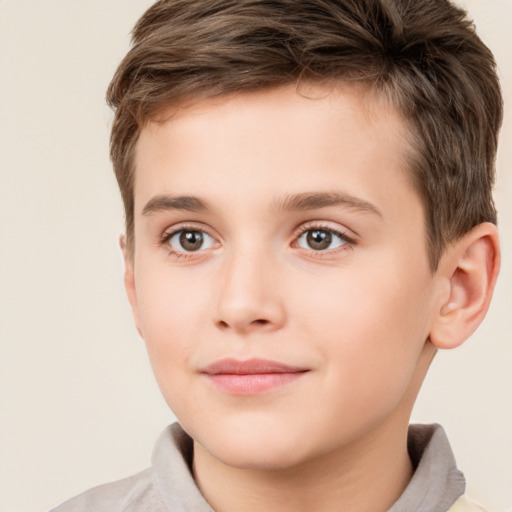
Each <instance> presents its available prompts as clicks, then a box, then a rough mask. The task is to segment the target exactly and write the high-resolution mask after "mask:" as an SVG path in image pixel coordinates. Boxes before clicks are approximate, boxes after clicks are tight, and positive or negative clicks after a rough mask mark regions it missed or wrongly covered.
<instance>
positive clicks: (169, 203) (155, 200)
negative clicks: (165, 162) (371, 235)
mask: <svg viewBox="0 0 512 512" xmlns="http://www.w3.org/2000/svg"><path fill="white" fill-rule="evenodd" d="M330 206H344V207H346V208H349V209H352V210H358V211H362V212H364V213H371V214H373V215H377V216H378V217H382V213H381V212H380V211H379V210H378V209H377V208H376V207H375V206H374V205H373V204H372V203H369V202H368V201H365V200H363V199H360V198H358V197H355V196H352V195H351V194H347V193H346V192H303V193H300V194H292V195H288V196H285V197H284V198H283V199H277V200H275V201H274V202H273V204H272V208H273V209H275V210H278V211H307V210H319V209H321V208H327V207H330ZM167 210H185V211H189V212H207V211H211V209H210V207H209V206H208V204H207V203H206V202H205V201H203V200H202V199H199V198H198V197H195V196H173V195H158V196H155V197H152V198H151V199H150V200H149V201H148V202H147V203H146V205H145V206H144V208H143V210H142V215H151V214H152V213H156V212H159V211H167Z"/></svg>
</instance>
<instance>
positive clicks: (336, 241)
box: [297, 229, 347, 251]
mask: <svg viewBox="0 0 512 512" xmlns="http://www.w3.org/2000/svg"><path fill="white" fill-rule="evenodd" d="M346 243H347V240H346V238H344V237H343V235H341V234H340V233H337V232H336V231H332V230H330V229H308V230H307V231H304V233H302V235H300V237H299V239H298V240H297V245H298V246H299V247H301V248H302V249H309V250H313V251H326V250H328V249H336V248H337V247H341V246H342V245H345V244H346Z"/></svg>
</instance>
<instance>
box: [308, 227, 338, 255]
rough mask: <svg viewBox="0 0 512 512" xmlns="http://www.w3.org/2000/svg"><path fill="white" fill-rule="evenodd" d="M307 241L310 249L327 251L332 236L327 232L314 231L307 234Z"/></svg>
mask: <svg viewBox="0 0 512 512" xmlns="http://www.w3.org/2000/svg"><path fill="white" fill-rule="evenodd" d="M307 241H308V245H309V246H310V247H311V248H312V249H316V250H317V251H321V250H324V249H327V248H328V247H329V246H330V245H331V242H332V235H331V233H329V232H328V231H321V230H318V229H316V230H313V231H310V232H309V233H308V235H307Z"/></svg>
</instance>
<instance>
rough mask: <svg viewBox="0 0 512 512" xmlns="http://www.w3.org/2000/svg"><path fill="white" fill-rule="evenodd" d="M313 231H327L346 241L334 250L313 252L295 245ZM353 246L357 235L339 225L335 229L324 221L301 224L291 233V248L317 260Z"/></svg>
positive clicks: (355, 243)
mask: <svg viewBox="0 0 512 512" xmlns="http://www.w3.org/2000/svg"><path fill="white" fill-rule="evenodd" d="M315 229H316V230H320V231H329V232H331V233H333V234H334V235H336V236H339V237H341V238H342V239H343V240H345V241H346V243H345V244H343V245H341V246H339V247H336V248H334V249H326V250H323V251H315V250H313V249H304V248H302V247H298V245H297V244H298V240H299V239H300V237H301V236H302V235H304V234H305V233H307V232H308V231H313V230H315ZM354 245H357V235H356V234H355V233H354V232H353V231H352V230H349V229H348V228H345V227H343V226H340V225H339V224H338V225H337V226H336V227H334V226H333V225H332V223H330V222H328V221H324V220H322V221H321V220H318V221H308V222H306V223H304V224H301V225H300V226H299V227H298V228H297V229H295V231H294V233H293V242H292V246H293V247H295V248H299V249H300V250H302V251H306V252H308V253H310V254H311V255H313V256H315V257H317V258H322V257H326V256H331V255H333V254H336V253H338V252H343V251H346V250H349V249H351V248H353V246H354Z"/></svg>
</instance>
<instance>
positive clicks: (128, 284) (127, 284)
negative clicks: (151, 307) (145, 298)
mask: <svg viewBox="0 0 512 512" xmlns="http://www.w3.org/2000/svg"><path fill="white" fill-rule="evenodd" d="M119 246H120V247H121V251H122V252H123V259H124V288H125V290H126V295H127V296H128V300H129V301H130V305H131V307H132V314H133V319H134V321H135V327H136V328H137V331H138V332H139V334H140V335H141V336H142V333H141V329H140V317H139V307H138V303H137V290H136V288H135V272H134V262H133V255H130V254H128V251H127V248H126V235H121V236H120V237H119Z"/></svg>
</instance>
